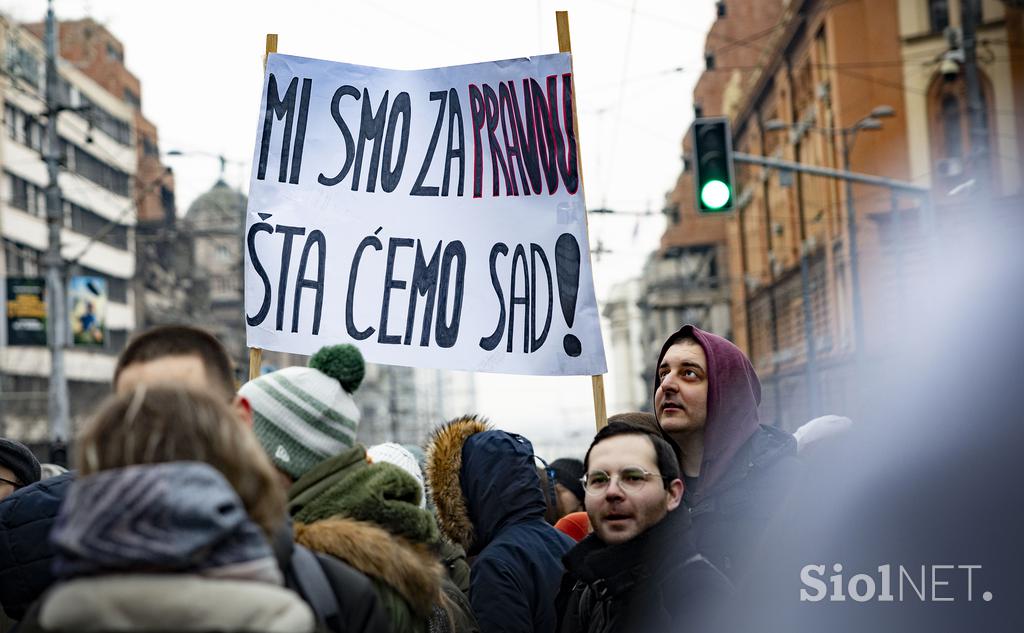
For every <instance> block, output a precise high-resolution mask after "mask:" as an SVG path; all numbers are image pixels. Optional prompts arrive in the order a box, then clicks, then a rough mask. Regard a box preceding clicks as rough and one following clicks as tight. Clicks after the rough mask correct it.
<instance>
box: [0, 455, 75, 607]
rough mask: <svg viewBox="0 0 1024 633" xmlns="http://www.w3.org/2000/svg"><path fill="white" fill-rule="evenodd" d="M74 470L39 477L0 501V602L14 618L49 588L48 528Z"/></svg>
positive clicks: (49, 549) (50, 578) (49, 556)
mask: <svg viewBox="0 0 1024 633" xmlns="http://www.w3.org/2000/svg"><path fill="white" fill-rule="evenodd" d="M74 478H75V473H74V472H68V473H64V474H62V475H58V476H56V477H51V478H49V479H44V480H42V481H38V482H36V483H34V484H32V485H30V486H25V487H24V488H22V489H20V490H18V491H16V492H15V493H14V494H12V495H11V496H9V497H7V498H6V499H4V500H3V501H0V605H3V609H4V613H6V614H7V616H8V617H10V618H11V619H14V620H20V619H22V618H23V617H24V616H25V613H26V612H27V611H28V609H29V607H30V606H32V603H33V602H35V601H36V599H38V598H39V596H41V595H42V594H43V592H44V591H46V590H47V589H49V587H50V585H52V584H53V581H54V576H53V572H52V571H51V570H50V564H51V563H52V562H53V546H52V545H50V529H51V528H52V527H53V522H54V520H55V519H56V518H57V511H58V510H59V509H60V504H61V502H63V501H64V497H65V496H67V493H68V489H69V487H70V485H71V482H72V481H74Z"/></svg>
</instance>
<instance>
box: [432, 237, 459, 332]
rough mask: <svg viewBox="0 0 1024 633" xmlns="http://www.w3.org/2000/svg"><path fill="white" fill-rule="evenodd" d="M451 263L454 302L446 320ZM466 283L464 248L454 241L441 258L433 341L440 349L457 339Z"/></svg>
mask: <svg viewBox="0 0 1024 633" xmlns="http://www.w3.org/2000/svg"><path fill="white" fill-rule="evenodd" d="M452 261H454V262H455V266H456V267H455V300H454V304H453V305H452V313H451V320H449V319H448V318H447V313H448V292H449V290H448V288H449V287H450V285H451V269H452ZM465 281H466V247H465V246H464V245H463V244H462V242H460V241H458V240H456V241H454V242H449V243H448V246H445V247H444V254H443V255H442V256H441V277H440V283H441V288H440V290H439V293H438V306H437V331H436V332H435V333H434V339H435V340H436V341H437V344H438V345H439V346H441V347H444V348H448V347H452V346H453V345H455V341H456V340H458V338H459V325H460V322H461V320H462V295H463V292H464V290H465Z"/></svg>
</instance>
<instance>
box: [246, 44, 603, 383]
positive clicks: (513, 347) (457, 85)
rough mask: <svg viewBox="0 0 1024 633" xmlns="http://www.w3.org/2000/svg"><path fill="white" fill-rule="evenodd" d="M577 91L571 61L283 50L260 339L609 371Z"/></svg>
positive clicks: (475, 362) (271, 79)
mask: <svg viewBox="0 0 1024 633" xmlns="http://www.w3.org/2000/svg"><path fill="white" fill-rule="evenodd" d="M571 86H572V77H571V71H570V59H569V56H568V55H567V54H558V55H545V56H540V57H533V58H529V59H515V60H508V61H499V62H490V63H482V64H472V65H467V66H456V67H450V68H438V69H432V70H423V71H395V70H385V69H379V68H370V67H365V66H354V65H351V64H341V63H334V62H327V61H321V60H314V59H307V58H301V57H293V56H288V55H280V54H274V55H270V56H269V59H268V62H267V68H266V75H265V79H264V86H263V97H262V103H261V106H260V117H259V124H258V127H257V136H256V139H257V142H256V148H255V152H254V156H253V172H252V181H251V182H252V184H251V188H250V195H249V206H248V211H247V221H246V234H245V251H246V260H245V266H246V272H245V316H246V323H247V340H248V344H249V346H250V347H259V348H264V349H270V350H277V351H285V352H296V353H302V354H312V353H313V352H315V351H316V350H318V349H319V348H320V347H322V346H323V345H328V344H333V343H343V342H348V343H353V344H355V345H356V346H358V347H359V348H360V350H361V351H362V352H363V354H364V356H365V357H366V358H367V360H369V361H371V362H378V363H385V364H392V365H404V366H412V367H436V368H447V369H462V370H470V371H489V372H504V373H517V374H538V375H594V374H601V373H604V372H605V371H606V364H605V357H604V346H603V343H602V340H601V332H600V327H599V321H598V309H597V301H596V298H595V295H594V287H593V280H592V274H591V267H590V255H589V248H588V244H587V238H586V235H587V234H586V220H585V206H584V201H583V192H582V190H581V188H580V186H579V183H580V174H579V162H578V155H577V142H576V138H575V132H574V128H573V113H572V101H571V99H572V88H571Z"/></svg>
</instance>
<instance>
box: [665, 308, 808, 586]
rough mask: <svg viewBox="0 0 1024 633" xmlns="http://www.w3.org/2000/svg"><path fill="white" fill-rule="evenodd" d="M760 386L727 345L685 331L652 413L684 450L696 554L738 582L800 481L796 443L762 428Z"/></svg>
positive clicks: (675, 342)
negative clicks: (771, 521) (767, 527)
mask: <svg viewBox="0 0 1024 633" xmlns="http://www.w3.org/2000/svg"><path fill="white" fill-rule="evenodd" d="M760 402H761V383H760V381H759V380H758V379H757V374H756V373H754V368H753V366H752V365H751V364H750V361H749V360H748V359H747V357H746V355H745V354H744V353H743V352H741V351H740V349H739V348H738V347H736V346H735V345H733V344H732V343H730V342H729V341H727V340H726V339H724V338H722V337H720V336H716V335H714V334H711V333H709V332H704V331H703V330H700V329H698V328H696V327H694V326H692V325H685V326H683V327H682V328H680V329H679V331H677V332H676V333H675V334H673V335H672V336H670V337H669V338H668V340H667V341H665V345H664V346H662V348H661V355H660V356H659V357H658V366H657V372H656V374H655V381H654V411H655V415H656V416H657V418H658V424H659V425H660V426H661V430H662V432H663V433H664V434H665V435H666V436H667V437H669V438H671V439H672V440H673V441H675V442H676V443H677V444H678V445H679V447H680V448H681V449H682V464H681V465H682V470H683V480H684V484H685V493H684V495H683V504H684V505H685V506H686V507H687V508H688V509H689V511H690V517H691V519H692V521H693V534H694V537H695V539H696V544H697V549H698V551H700V552H701V553H702V554H703V555H704V556H706V557H707V558H708V559H710V560H711V562H712V563H714V564H715V566H717V567H718V568H719V569H721V570H722V571H723V572H725V573H726V575H728V576H729V577H730V579H732V580H734V581H735V580H737V579H738V577H739V575H740V574H741V573H742V570H743V569H744V568H746V567H747V566H748V562H749V559H750V557H751V555H752V554H753V551H754V548H755V547H756V545H757V543H758V541H759V540H760V537H761V533H762V531H763V529H764V527H765V525H766V524H767V523H768V520H769V519H770V518H771V516H772V514H773V513H774V511H775V509H776V508H777V507H778V506H779V505H780V503H781V502H782V500H783V498H784V497H785V495H786V493H787V492H788V491H789V489H790V487H791V486H792V484H793V483H794V481H795V480H796V477H797V475H798V472H799V462H798V461H797V457H796V448H797V444H796V440H795V439H794V438H793V436H792V435H790V434H789V433H786V432H785V431H782V430H781V429H778V428H774V427H768V426H763V425H761V424H760V423H759V422H758V418H757V406H758V404H760Z"/></svg>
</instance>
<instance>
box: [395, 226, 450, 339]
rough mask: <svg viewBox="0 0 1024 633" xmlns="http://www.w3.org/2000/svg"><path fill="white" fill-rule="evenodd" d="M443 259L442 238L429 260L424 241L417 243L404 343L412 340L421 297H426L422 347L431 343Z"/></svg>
mask: <svg viewBox="0 0 1024 633" xmlns="http://www.w3.org/2000/svg"><path fill="white" fill-rule="evenodd" d="M440 260H441V240H438V241H437V246H435V247H434V252H433V253H432V254H431V255H430V261H429V262H427V260H426V259H424V257H423V242H420V241H417V243H416V265H415V267H414V268H413V270H412V282H411V284H410V286H409V314H408V316H407V317H406V320H405V339H404V340H403V341H402V343H403V344H405V345H409V344H410V343H411V342H412V332H413V330H414V329H415V321H416V303H417V301H418V300H419V297H426V301H425V302H424V304H423V334H422V335H421V336H420V347H426V346H428V345H430V323H431V321H432V320H433V318H434V299H435V297H436V296H437V271H438V267H439V265H440Z"/></svg>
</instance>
